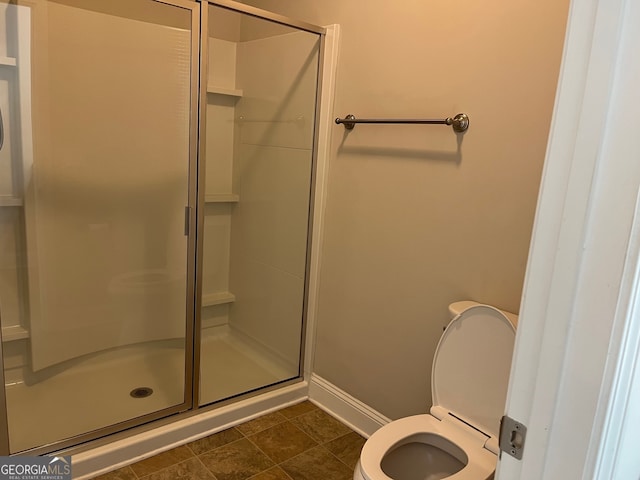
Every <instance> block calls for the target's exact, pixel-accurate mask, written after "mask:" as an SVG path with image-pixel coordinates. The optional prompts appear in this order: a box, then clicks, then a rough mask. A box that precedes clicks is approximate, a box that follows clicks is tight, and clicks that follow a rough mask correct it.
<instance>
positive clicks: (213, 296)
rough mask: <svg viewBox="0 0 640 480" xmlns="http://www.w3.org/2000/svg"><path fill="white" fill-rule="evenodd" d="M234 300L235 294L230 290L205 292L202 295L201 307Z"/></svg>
mask: <svg viewBox="0 0 640 480" xmlns="http://www.w3.org/2000/svg"><path fill="white" fill-rule="evenodd" d="M235 301H236V296H235V295H234V294H233V293H231V292H217V293H206V294H204V295H202V306H203V307H212V306H214V305H223V304H225V303H233V302H235Z"/></svg>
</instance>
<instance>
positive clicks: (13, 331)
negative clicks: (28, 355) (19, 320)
mask: <svg viewBox="0 0 640 480" xmlns="http://www.w3.org/2000/svg"><path fill="white" fill-rule="evenodd" d="M24 338H29V330H27V329H26V328H23V327H21V326H20V325H11V326H10V327H2V343H6V342H13V341H15V340H22V339H24Z"/></svg>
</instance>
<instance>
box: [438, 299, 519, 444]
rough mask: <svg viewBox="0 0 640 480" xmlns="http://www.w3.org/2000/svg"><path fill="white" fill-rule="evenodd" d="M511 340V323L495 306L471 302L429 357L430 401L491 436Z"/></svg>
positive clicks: (501, 406)
mask: <svg viewBox="0 0 640 480" xmlns="http://www.w3.org/2000/svg"><path fill="white" fill-rule="evenodd" d="M514 340H515V327H514V326H513V324H512V323H511V322H510V321H509V319H508V318H507V317H506V316H505V315H504V314H503V313H502V312H501V311H500V310H498V309H496V308H493V307H490V306H488V305H476V306H473V307H470V308H468V309H466V310H465V311H463V312H462V313H461V314H460V315H458V316H457V317H455V318H454V319H453V320H452V321H451V323H450V324H449V325H448V326H447V328H446V330H445V332H444V333H443V335H442V337H441V338H440V342H439V343H438V347H437V348H436V353H435V356H434V359H433V369H432V372H431V391H432V394H433V405H434V406H436V407H441V408H443V409H444V410H446V411H447V412H450V413H452V414H453V415H455V416H457V417H459V418H461V419H462V420H464V421H466V422H467V423H470V424H471V425H473V426H474V427H476V428H477V429H479V430H481V431H482V432H484V433H485V434H487V435H490V436H492V437H495V438H497V436H498V432H499V430H500V418H501V417H502V415H503V414H504V406H505V400H506V396H507V387H508V384H509V371H510V369H511V356H512V353H513V344H514Z"/></svg>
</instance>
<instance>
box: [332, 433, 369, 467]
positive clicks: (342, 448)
mask: <svg viewBox="0 0 640 480" xmlns="http://www.w3.org/2000/svg"><path fill="white" fill-rule="evenodd" d="M364 442H366V439H365V438H364V437H362V436H360V435H358V434H357V433H356V432H350V433H347V434H346V435H343V436H342V437H339V438H336V439H335V440H332V441H330V442H328V443H325V444H324V447H325V448H326V449H327V450H329V451H330V452H331V453H333V454H334V455H335V456H336V457H338V458H339V459H340V460H342V461H343V462H344V463H346V464H347V466H348V467H350V468H352V469H353V468H355V467H356V464H357V463H358V460H359V459H360V452H361V451H362V447H363V446H364Z"/></svg>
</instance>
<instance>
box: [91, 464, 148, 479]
mask: <svg viewBox="0 0 640 480" xmlns="http://www.w3.org/2000/svg"><path fill="white" fill-rule="evenodd" d="M94 480H138V477H136V474H135V473H133V470H131V467H128V466H127V467H122V468H119V469H118V470H114V471H113V472H109V473H105V474H104V475H100V476H99V477H94Z"/></svg>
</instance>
